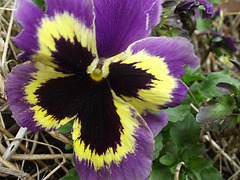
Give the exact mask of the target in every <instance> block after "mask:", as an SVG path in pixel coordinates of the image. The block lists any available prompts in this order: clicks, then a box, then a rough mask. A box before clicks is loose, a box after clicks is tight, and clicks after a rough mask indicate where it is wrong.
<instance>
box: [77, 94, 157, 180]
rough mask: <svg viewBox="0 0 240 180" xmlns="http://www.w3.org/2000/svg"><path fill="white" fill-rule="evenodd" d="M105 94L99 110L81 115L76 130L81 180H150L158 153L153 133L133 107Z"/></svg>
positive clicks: (78, 166) (78, 168) (112, 95)
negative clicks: (155, 151) (153, 158)
mask: <svg viewBox="0 0 240 180" xmlns="http://www.w3.org/2000/svg"><path fill="white" fill-rule="evenodd" d="M105 90H106V91H105V92H104V94H102V95H104V97H105V98H104V99H102V100H101V101H98V104H97V105H98V109H92V110H90V111H88V114H86V113H81V114H80V116H81V117H79V120H78V119H77V120H76V121H75V123H74V126H73V145H74V162H75V166H76V170H77V171H78V174H79V176H80V179H108V180H127V179H147V178H148V177H149V175H150V172H151V165H152V156H153V153H154V150H153V146H154V144H153V142H154V140H153V136H152V133H151V131H150V129H149V128H148V126H147V125H146V123H145V121H144V120H143V119H142V118H141V116H140V115H139V114H138V112H137V111H136V110H135V109H134V108H133V107H132V106H131V105H129V104H128V103H126V102H124V101H123V100H122V99H120V98H118V97H117V96H116V95H115V94H114V92H113V91H111V94H109V90H107V89H105ZM100 105H102V106H100ZM94 112H95V114H94V115H92V114H93V113H94ZM82 114H84V115H82ZM85 117H90V119H84V118H85ZM86 121H88V126H87V125H86V123H85V122H86ZM101 123H102V124H101ZM110 124H111V126H109V125H110Z"/></svg>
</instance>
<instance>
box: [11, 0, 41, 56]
mask: <svg viewBox="0 0 240 180" xmlns="http://www.w3.org/2000/svg"><path fill="white" fill-rule="evenodd" d="M26 9H27V10H26ZM15 18H16V19H17V21H18V22H19V23H20V24H21V25H22V26H23V27H24V29H23V31H22V32H21V33H20V34H19V35H18V36H17V37H15V38H14V39H13V40H14V42H15V43H16V45H17V46H18V47H19V48H21V49H23V50H24V53H23V54H22V55H20V58H23V59H28V58H29V56H31V55H32V54H33V53H34V52H35V51H36V50H38V49H39V45H38V38H37V36H36V34H37V27H39V26H40V22H41V19H42V18H44V13H43V12H42V11H41V10H40V9H39V8H38V7H37V6H36V5H35V4H34V3H33V2H31V1H29V0H18V4H17V10H16V11H15Z"/></svg>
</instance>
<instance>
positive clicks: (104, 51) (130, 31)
mask: <svg viewBox="0 0 240 180" xmlns="http://www.w3.org/2000/svg"><path fill="white" fill-rule="evenodd" d="M162 2H163V1H162V0H141V1H139V0H131V1H130V0H121V1H119V0H118V1H113V0H94V7H95V8H94V11H95V14H96V20H95V23H96V37H97V50H98V54H99V57H104V58H108V57H112V56H114V55H117V54H118V53H121V52H123V51H124V50H126V49H127V47H128V46H129V45H130V44H131V43H133V42H135V41H137V40H140V39H142V38H146V37H148V36H149V34H150V32H151V27H152V26H154V25H157V24H158V23H159V21H160V15H161V12H162V6H161V3H162Z"/></svg>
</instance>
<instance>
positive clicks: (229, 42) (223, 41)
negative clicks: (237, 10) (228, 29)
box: [210, 30, 240, 52]
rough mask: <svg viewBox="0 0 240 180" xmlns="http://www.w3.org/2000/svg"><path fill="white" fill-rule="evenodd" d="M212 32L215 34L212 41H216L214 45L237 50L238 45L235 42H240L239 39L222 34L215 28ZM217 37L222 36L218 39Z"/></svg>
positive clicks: (233, 50)
mask: <svg viewBox="0 0 240 180" xmlns="http://www.w3.org/2000/svg"><path fill="white" fill-rule="evenodd" d="M210 32H211V33H212V34H213V38H212V41H211V43H214V47H222V48H227V49H230V50H231V51H232V52H236V51H237V47H236V46H235V44H240V42H239V41H235V40H234V39H232V38H231V37H229V36H222V35H220V34H219V33H217V32H216V31H213V30H211V31H210ZM217 38H218V39H219V38H220V39H219V40H216V39H217Z"/></svg>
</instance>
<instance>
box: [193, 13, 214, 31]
mask: <svg viewBox="0 0 240 180" xmlns="http://www.w3.org/2000/svg"><path fill="white" fill-rule="evenodd" d="M210 28H211V19H202V16H199V18H198V19H197V26H196V29H197V30H199V31H206V30H209V29H210Z"/></svg>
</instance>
